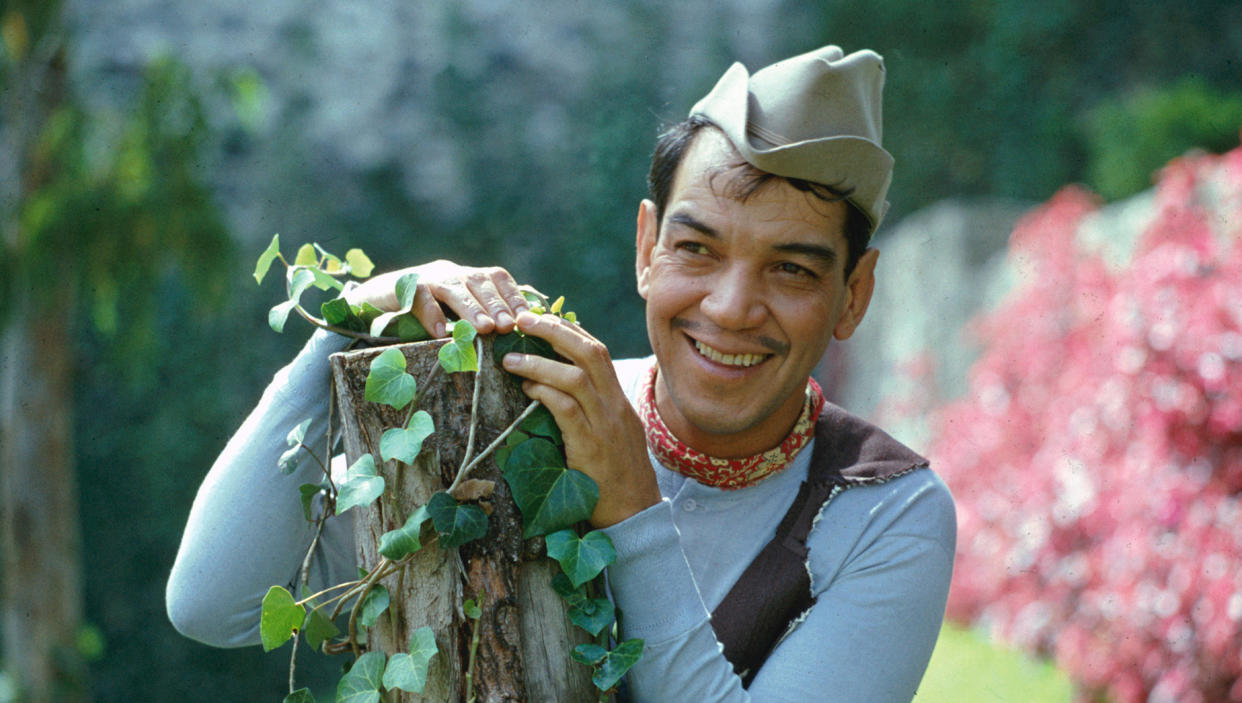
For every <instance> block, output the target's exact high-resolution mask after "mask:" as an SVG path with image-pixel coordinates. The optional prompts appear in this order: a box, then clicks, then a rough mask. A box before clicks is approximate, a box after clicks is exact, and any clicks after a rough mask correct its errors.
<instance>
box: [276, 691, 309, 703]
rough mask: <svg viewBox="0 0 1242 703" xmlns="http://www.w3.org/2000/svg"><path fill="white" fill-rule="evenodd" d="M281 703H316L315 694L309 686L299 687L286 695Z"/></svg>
mask: <svg viewBox="0 0 1242 703" xmlns="http://www.w3.org/2000/svg"><path fill="white" fill-rule="evenodd" d="M280 703H315V696H314V694H312V693H311V691H310V689H309V688H299V689H298V690H296V691H294V692H293V693H290V694H289V695H287V696H285V697H284V699H283V700H281V702H280Z"/></svg>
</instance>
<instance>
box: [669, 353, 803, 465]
mask: <svg viewBox="0 0 1242 703" xmlns="http://www.w3.org/2000/svg"><path fill="white" fill-rule="evenodd" d="M804 401H805V396H804V395H803V394H802V393H796V394H794V395H792V396H790V397H789V398H787V399H786V400H785V401H784V402H782V403H781V405H780V406H779V407H777V409H776V411H775V412H772V413H769V414H768V415H767V416H766V417H764V418H763V419H762V420H760V421H759V422H757V423H755V424H753V425H751V426H749V427H745V428H743V429H741V430H737V431H733V432H727V433H717V432H712V431H710V430H708V429H704V428H701V427H698V426H697V425H695V424H694V423H692V422H690V421H689V420H687V419H686V417H685V416H683V415H682V414H681V412H680V411H679V410H678V409H677V404H676V403H674V402H673V399H672V397H671V396H670V395H669V392H668V387H667V386H666V385H665V384H664V381H663V378H662V377H661V376H660V375H659V374H658V373H657V376H656V382H655V406H656V411H657V412H659V413H660V419H661V420H663V421H664V424H665V426H667V427H668V429H669V431H670V432H672V433H673V435H674V436H675V437H676V438H677V439H678V441H680V442H682V443H683V444H685V445H687V446H689V447H690V448H692V449H694V450H696V451H699V452H702V453H704V454H706V455H708V456H712V457H716V458H719V459H737V458H741V457H748V456H753V455H755V454H759V453H761V452H765V451H768V450H769V449H772V448H774V447H776V446H778V445H779V444H780V443H781V442H782V441H784V439H785V437H787V436H788V435H789V433H790V431H792V430H793V427H794V424H795V423H796V422H797V421H798V417H799V416H800V415H801V414H802V406H803V403H804Z"/></svg>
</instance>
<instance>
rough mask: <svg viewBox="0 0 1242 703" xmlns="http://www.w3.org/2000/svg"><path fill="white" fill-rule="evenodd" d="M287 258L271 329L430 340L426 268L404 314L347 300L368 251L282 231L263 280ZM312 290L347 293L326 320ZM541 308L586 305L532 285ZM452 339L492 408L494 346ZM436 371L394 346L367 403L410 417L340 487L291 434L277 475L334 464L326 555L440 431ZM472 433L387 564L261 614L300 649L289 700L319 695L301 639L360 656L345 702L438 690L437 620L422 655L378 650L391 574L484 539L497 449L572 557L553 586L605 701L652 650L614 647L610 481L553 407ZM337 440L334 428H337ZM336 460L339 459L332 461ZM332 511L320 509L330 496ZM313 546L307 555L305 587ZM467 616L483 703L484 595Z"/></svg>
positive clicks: (536, 526)
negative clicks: (602, 518)
mask: <svg viewBox="0 0 1242 703" xmlns="http://www.w3.org/2000/svg"><path fill="white" fill-rule="evenodd" d="M278 261H279V262H280V263H282V264H283V265H284V266H285V300H284V301H282V302H280V303H278V304H277V305H275V306H273V307H272V308H271V310H270V311H269V313H268V324H269V325H270V326H271V328H272V329H273V330H275V331H276V332H282V331H283V330H284V327H285V324H286V322H287V321H288V318H289V317H290V315H293V314H295V313H296V314H297V316H299V317H301V318H303V319H304V320H306V321H307V322H310V323H311V324H312V325H315V326H317V327H320V328H323V329H328V330H331V331H334V332H337V333H339V334H342V335H346V336H349V337H352V338H355V339H359V340H363V341H365V342H367V343H370V344H380V345H383V344H396V343H401V342H410V341H421V340H425V339H429V338H430V335H428V333H427V331H426V329H425V328H424V327H423V325H422V324H421V323H420V322H419V321H418V319H417V318H416V317H415V316H414V314H413V312H412V310H413V303H414V297H415V293H416V291H417V286H418V276H417V274H414V273H410V274H406V275H404V276H402V277H400V278H399V279H398V280H397V281H396V283H395V287H394V291H393V293H394V295H395V297H396V300H397V305H398V309H397V310H394V311H388V312H384V311H381V310H379V309H377V308H375V307H374V306H371V305H369V304H366V303H363V304H360V305H355V304H351V303H350V302H349V301H348V300H347V299H346V298H345V296H344V292H345V290H346V282H345V280H346V279H347V277H353V278H357V279H362V278H367V277H368V276H370V274H371V272H372V270H373V268H374V266H373V264H372V263H371V260H370V259H369V258H368V257H367V256H366V254H364V253H363V252H362V251H361V250H359V249H350V250H349V251H348V252H346V254H345V256H344V257H337V256H335V255H333V254H331V253H330V252H328V251H326V250H324V249H323V247H321V246H319V245H318V244H304V245H302V246H301V247H299V248H298V250H297V253H296V254H295V255H294V257H293V261H292V262H290V261H289V260H288V259H286V258H285V257H284V255H283V254H282V252H281V247H280V237H279V235H276V236H273V237H272V240H271V242H270V244H269V245H268V247H267V248H266V249H265V250H264V251H263V253H262V254H260V256H259V259H258V261H257V262H256V264H255V270H254V278H255V281H256V283H262V281H263V279H264V278H265V277H266V275H267V274H268V272H269V271H270V269H271V268H272V266H273V265H274V264H275V263H276V262H278ZM312 288H314V289H317V290H320V291H323V292H324V293H327V294H331V295H332V296H333V297H331V298H330V299H328V300H326V301H324V302H323V303H321V304H320V306H319V309H318V312H319V314H318V315H315V314H312V313H311V312H310V311H308V310H307V308H306V306H305V305H304V303H303V300H304V298H305V296H306V294H307V292H308V291H310V290H311V289H312ZM524 295H526V296H527V299H528V301H529V302H530V303H531V308H532V311H533V312H536V313H544V312H547V313H551V314H555V315H559V316H561V317H563V318H565V319H567V320H569V321H570V322H574V323H576V322H577V318H576V316H575V315H574V313H573V312H564V311H563V306H564V298H558V299H557V300H555V301H553V302H549V301H548V300H547V298H545V297H543V296H542V295H541V294H539V293H538V292H537V291H533V290H524ZM451 324H452V326H451V337H450V339H449V341H448V343H446V344H444V345H443V346H442V347H441V348H440V351H439V358H438V362H439V363H438V365H437V366H436V367H435V368H434V369H433V372H434V371H439V372H441V373H448V374H453V373H475V374H476V376H475V396H474V402H475V403H476V404H477V402H478V387H479V380H480V379H479V354H480V353H481V349H482V345H481V340H479V339H478V337H477V333H476V330H475V329H474V327H472V326H471V325H470V324H469V323H467V322H465V321H463V320H457V321H454V322H453V323H451ZM493 350H494V353H495V354H496V358H497V360H499V358H500V357H502V356H503V355H504V354H507V353H509V352H521V353H525V354H538V355H541V356H546V357H549V358H559V357H557V355H556V353H555V352H554V351H553V350H552V347H551V346H550V345H549V344H548V343H547V342H546V341H544V340H542V339H539V338H537V337H530V336H527V335H524V334H522V333H521V332H518V331H516V330H515V331H513V332H511V333H509V334H505V335H500V336H498V337H497V338H496V339H495V340H494V342H493ZM428 380H429V379H424V380H423V383H422V384H420V383H419V381H418V379H415V378H414V376H413V375H412V374H410V373H409V371H408V370H407V368H406V359H405V355H404V354H403V353H402V352H401V351H400V350H399V349H395V348H392V349H387V350H385V351H383V352H382V353H380V354H379V355H378V356H376V357H375V358H374V359H373V360H372V362H371V364H370V368H369V369H368V373H367V378H366V381H365V386H364V399H365V400H366V401H368V402H373V403H379V404H383V405H387V406H389V407H391V408H393V409H395V410H397V411H398V412H400V411H405V420H404V422H403V423H401V424H400V425H399V426H396V427H391V428H388V429H387V430H385V431H384V433H383V435H382V436H381V438H380V446H379V455H380V456H378V457H376V456H374V455H372V454H364V455H363V456H362V457H360V458H358V459H357V460H356V461H355V462H354V463H353V464H352V465H351V466H349V468H348V469H347V470H346V472H345V476H344V480H342V481H341V482H340V485H335V484H334V482H333V480H332V477H331V474H330V472H329V471H328V468H327V464H326V462H325V461H324V458H320V457H319V456H318V455H316V454H315V453H314V451H313V450H312V449H311V448H310V446H308V445H307V443H306V433H307V430H308V428H309V426H310V420H305V421H303V422H301V423H299V424H298V425H297V426H295V427H293V428H291V429H290V431H289V433H288V435H287V437H286V443H287V445H288V447H289V449H288V450H287V451H286V452H284V454H283V455H282V456H281V457H280V460H279V462H278V467H277V469H278V470H280V471H282V472H285V473H290V472H292V471H293V470H294V469H295V467H296V466H297V463H298V460H299V458H300V456H301V454H302V452H306V453H307V454H309V455H310V456H311V457H312V458H313V460H314V461H315V462H316V463H318V464H319V466H320V467H321V468H322V469H323V474H324V478H323V481H321V482H320V483H317V484H311V483H306V484H302V485H301V486H299V492H300V497H301V504H302V508H303V512H304V514H305V516H306V519H307V520H308V521H310V522H312V523H314V524H315V527H316V537H315V540H314V541H313V542H312V544H311V550H312V551H313V550H314V549H315V545H316V544H317V542H318V535H319V534H320V533H321V531H322V529H323V521H324V520H325V519H327V518H329V517H331V516H334V515H340V514H341V513H344V512H346V511H348V510H350V509H352V508H357V507H365V506H368V505H370V504H372V503H374V502H375V501H377V500H379V499H380V498H381V496H383V495H384V494H385V493H386V492H387V491H390V490H391V488H392V487H390V486H387V485H385V481H384V478H383V477H382V476H380V475H379V473H378V471H377V466H378V465H379V463H380V462H385V461H396V462H399V463H400V464H404V465H407V466H408V465H412V464H414V462H415V460H416V459H417V457H418V456H419V454H420V453H421V452H422V449H423V443H424V441H425V440H426V439H427V438H428V437H429V436H431V435H432V434H433V433H434V432H435V419H434V418H433V417H432V416H431V415H430V414H428V413H427V412H426V411H425V410H421V409H419V408H418V405H419V400H420V396H421V393H422V392H423V391H425V389H426V384H427V381H428ZM473 423H474V421H473V419H472V427H471V430H470V439H469V440H468V442H467V449H466V457H464V458H463V460H462V464H461V467H460V468H459V470H458V472H457V475H456V477H455V478H454V480H453V482H452V483H451V484H450V485H449V486H448V487H447V488H446V489H445V490H443V491H439V492H437V493H435V494H434V495H432V496H431V498H430V499H429V500H428V501H427V503H426V504H424V505H420V506H417V507H415V508H414V509H413V510H412V511H411V512H410V514H409V516H408V517H407V518H406V519H405V521H404V523H403V524H402V525H401V526H400V527H398V528H397V529H394V530H391V531H388V532H386V533H384V534H383V535H381V536H380V540H379V553H380V555H381V556H382V560H381V561H380V563H379V564H377V565H376V566H375V567H374V568H372V569H371V570H370V571H365V570H360V573H359V578H358V579H357V580H354V581H349V582H346V583H341V584H337V585H335V586H332V587H330V588H327V589H325V590H323V591H321V592H319V593H313V594H309V595H305V594H304V596H303V597H301V598H295V597H294V595H293V594H292V593H290V592H289V590H287V589H286V588H285V587H283V586H279V585H277V586H272V587H271V588H270V589H269V590H268V592H267V595H266V596H265V597H264V598H263V602H262V609H261V614H260V623H259V630H260V639H261V641H262V644H263V648H264V650H265V651H271V650H273V649H276V648H278V647H280V646H282V645H284V644H285V643H286V642H289V641H291V640H292V642H293V646H292V651H291V653H290V667H289V669H290V671H289V694H288V695H287V696H286V697H285V698H284V703H313V701H314V696H313V695H312V694H311V692H310V691H309V690H308V689H306V688H297V687H296V684H295V679H296V656H297V647H298V643H299V641H300V640H305V642H306V643H307V644H309V645H310V646H311V647H312V648H313V649H321V650H322V651H323V652H325V653H327V654H341V653H350V654H352V655H353V660H352V664H351V665H350V666H349V667H348V669H347V671H346V673H345V674H344V675H343V676H342V678H341V679H340V682H339V684H338V686H337V691H336V697H335V699H334V700H335V701H336V702H337V703H376V702H377V701H379V700H381V698H382V696H383V695H384V694H385V692H387V691H393V690H398V689H400V690H403V691H409V692H413V693H421V692H422V691H423V688H424V687H425V685H426V681H427V673H428V669H429V666H430V663H431V661H432V660H433V659H434V658H435V657H436V656H438V655H439V652H438V651H437V648H436V640H435V633H434V632H433V631H432V630H431V628H430V627H427V626H424V627H420V628H418V629H416V630H414V631H413V633H412V634H411V636H410V642H409V646H408V651H405V652H397V653H394V654H391V655H387V654H385V653H383V652H379V651H374V650H369V649H368V647H367V641H368V638H367V636H366V634H367V630H368V628H370V627H373V626H374V625H375V623H376V622H377V621H378V619H379V618H380V617H381V616H382V615H383V614H384V613H385V612H386V611H387V609H388V607H389V604H390V594H389V592H388V590H387V589H386V588H384V586H382V585H380V584H379V581H381V580H383V579H385V578H387V577H388V576H390V575H393V574H396V573H398V572H400V571H401V570H402V569H403V568H404V567H405V565H406V564H407V563H409V560H410V559H411V557H412V556H413V555H414V554H416V553H417V552H419V551H420V550H422V549H423V548H426V547H429V546H431V545H432V544H434V545H435V546H436V548H438V549H454V548H456V547H460V546H461V545H463V544H467V543H469V542H471V541H474V540H477V539H480V538H482V537H483V536H484V535H485V534H486V533H487V526H488V517H487V511H485V510H484V508H483V507H481V506H480V505H479V504H478V501H479V500H480V499H482V498H486V497H488V496H490V493H491V489H492V488H494V486H490V482H486V481H480V480H477V479H471V478H469V474H470V472H471V471H472V470H473V469H474V467H476V466H478V465H479V463H480V462H481V461H482V460H483V459H484V458H486V457H488V456H493V457H494V459H495V461H496V463H497V465H498V466H499V467H500V468H501V471H502V474H503V476H504V480H505V481H506V483H507V484H508V485H509V488H510V489H511V491H512V494H513V497H514V501H515V503H516V504H517V507H518V509H519V511H520V513H521V515H522V523H523V536H524V537H526V538H533V537H542V538H544V540H545V541H546V552H547V554H548V556H549V557H550V558H552V559H554V560H555V561H556V562H557V563H558V564H559V565H560V570H561V573H558V574H557V575H556V576H555V577H554V578H553V580H552V583H551V587H552V588H553V589H554V590H555V592H556V593H558V594H559V595H560V596H561V597H562V598H563V599H564V600H565V602H566V605H567V607H568V609H569V615H570V620H571V621H572V622H573V623H574V624H575V625H576V626H578V627H580V628H582V629H583V630H585V631H586V632H588V633H589V634H590V635H591V636H592V637H593V638H595V642H594V643H590V644H585V645H580V646H578V647H577V648H575V649H574V651H572V652H569V653H567V654H568V655H569V656H570V657H571V658H572V659H574V660H575V661H578V662H581V663H582V664H584V665H586V666H590V667H592V670H593V671H592V681H593V682H594V684H595V686H596V688H597V689H598V691H599V698H600V700H601V701H602V700H605V699H606V698H607V696H608V695H610V694H611V692H612V691H613V690H614V689H615V687H616V685H617V683H618V682H619V681H620V679H621V677H622V676H624V674H625V672H626V671H628V670H629V668H630V667H631V666H633V665H634V663H635V662H637V661H638V659H639V658H640V657H641V655H642V650H643V641H642V640H639V639H630V640H626V641H624V642H620V643H618V644H616V646H615V647H612V648H609V647H608V645H609V643H610V642H612V641H613V640H614V639H615V633H616V632H618V631H619V630H618V629H617V613H616V609H615V608H614V606H613V604H612V603H611V602H610V601H609V600H608V599H607V598H601V597H599V595H598V594H599V593H600V592H601V588H600V587H599V584H598V583H597V580H598V579H599V578H600V577H601V574H602V572H603V570H604V569H605V568H606V567H607V566H608V565H609V564H611V563H613V562H614V561H615V560H616V552H615V550H614V549H613V545H612V542H611V540H610V539H609V538H608V536H607V535H605V534H604V533H603V532H599V531H586V532H583V531H582V529H581V528H580V525H582V524H583V523H584V521H585V520H586V519H587V518H588V517H590V515H591V512H592V511H593V510H594V508H595V504H596V502H597V501H598V500H599V487H598V486H597V485H596V483H595V481H594V480H592V479H591V478H590V477H589V476H587V475H586V474H584V473H582V472H581V471H577V470H575V469H571V468H569V467H568V466H567V465H566V462H565V452H564V441H563V439H562V437H561V433H560V429H559V428H558V427H557V426H556V422H555V420H554V419H553V417H552V414H551V413H550V412H548V410H547V409H546V408H544V407H542V406H541V405H540V404H539V403H538V402H532V403H530V404H529V405H528V406H527V407H526V409H525V410H524V411H523V412H522V413H521V415H519V417H518V418H517V419H515V420H514V421H513V423H512V424H510V425H509V427H507V428H506V429H505V430H504V431H503V432H501V434H500V436H499V437H497V438H496V439H495V440H494V441H493V442H492V443H491V444H490V445H489V446H488V447H486V448H485V449H483V450H482V451H480V452H478V453H477V454H476V453H474V451H473V447H474V440H473V436H474V429H475V428H474V426H473ZM329 437H331V428H329ZM325 458H326V457H325ZM317 500H319V501H321V503H322V509H320V510H318V511H316V510H315V506H316V504H317V503H316V501H317ZM309 562H310V554H309V553H308V554H307V555H306V558H305V559H304V562H303V563H304V567H303V577H302V583H305V582H306V575H305V571H306V568H307V566H306V565H308V564H309ZM461 606H462V612H463V613H464V614H465V615H466V617H467V619H468V620H470V621H471V623H472V625H471V628H472V641H471V644H470V650H469V661H468V664H467V670H466V699H467V700H468V701H471V700H473V683H474V678H473V677H474V659H475V652H476V650H477V647H478V640H479V627H478V620H479V618H480V617H481V609H480V608H479V606H478V604H477V603H475V602H474V601H473V600H471V599H467V600H465V601H464V602H463V603H462V604H461ZM347 607H348V608H349V611H348V612H349V615H348V626H347V629H346V630H345V631H344V632H342V631H341V629H340V628H339V627H338V625H337V620H338V618H339V617H343V613H344V612H345V609H346V608H347Z"/></svg>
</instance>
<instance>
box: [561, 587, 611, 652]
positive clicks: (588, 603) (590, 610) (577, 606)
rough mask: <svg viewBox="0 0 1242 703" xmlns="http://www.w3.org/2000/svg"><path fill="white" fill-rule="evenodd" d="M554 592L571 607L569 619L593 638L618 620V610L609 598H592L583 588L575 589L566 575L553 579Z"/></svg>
mask: <svg viewBox="0 0 1242 703" xmlns="http://www.w3.org/2000/svg"><path fill="white" fill-rule="evenodd" d="M552 590H554V591H556V592H557V594H558V595H560V597H561V598H564V599H565V603H566V604H567V605H569V619H570V621H572V622H573V624H575V625H577V626H578V627H581V628H582V629H584V630H586V631H587V632H589V633H591V636H592V637H594V636H598V635H599V633H600V632H602V631H603V630H604V628H606V627H608V626H609V625H611V624H612V623H614V622H616V620H617V609H616V606H614V605H613V604H612V601H610V600H608V599H607V598H591V597H590V596H588V595H587V592H586V590H585V589H583V588H582V587H581V586H579V587H575V586H574V585H573V584H572V583H570V581H569V577H568V576H566V575H565V574H557V575H556V576H553V577H552Z"/></svg>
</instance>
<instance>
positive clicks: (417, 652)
mask: <svg viewBox="0 0 1242 703" xmlns="http://www.w3.org/2000/svg"><path fill="white" fill-rule="evenodd" d="M439 651H440V650H439V648H437V647H436V636H435V633H433V632H432V631H431V628H430V627H428V626H427V625H424V626H422V627H420V628H418V629H417V630H415V631H414V632H413V633H411V634H410V653H409V654H394V655H392V658H391V659H389V660H388V667H387V668H386V669H384V681H383V683H384V687H385V688H388V689H389V690H392V689H395V688H399V689H401V690H403V691H409V692H410V693H422V692H423V687H424V686H426V685H427V669H428V667H429V666H430V664H431V658H432V657H434V656H435V655H436V654H437V653H438V652H439Z"/></svg>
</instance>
